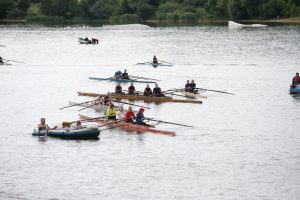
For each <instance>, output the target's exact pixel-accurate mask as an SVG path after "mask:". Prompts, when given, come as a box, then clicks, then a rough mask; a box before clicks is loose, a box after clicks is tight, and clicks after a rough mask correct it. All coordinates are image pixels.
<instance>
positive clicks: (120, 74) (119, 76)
mask: <svg viewBox="0 0 300 200" xmlns="http://www.w3.org/2000/svg"><path fill="white" fill-rule="evenodd" d="M114 77H115V79H120V78H122V72H121V71H120V70H119V71H117V72H116V73H115V76H114Z"/></svg>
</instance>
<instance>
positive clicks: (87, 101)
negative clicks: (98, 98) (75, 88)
mask: <svg viewBox="0 0 300 200" xmlns="http://www.w3.org/2000/svg"><path fill="white" fill-rule="evenodd" d="M93 101H94V100H93ZM93 101H86V102H83V103H77V104H74V105H70V106H65V107H62V108H60V110H62V109H64V108H69V107H73V106H79V105H82V104H86V103H90V102H93Z"/></svg>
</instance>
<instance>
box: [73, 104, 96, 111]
mask: <svg viewBox="0 0 300 200" xmlns="http://www.w3.org/2000/svg"><path fill="white" fill-rule="evenodd" d="M97 104H99V103H96V104H92V105H89V106H87V107H84V108H81V109H79V110H78V111H81V110H85V109H87V108H90V107H93V106H96V105H97Z"/></svg>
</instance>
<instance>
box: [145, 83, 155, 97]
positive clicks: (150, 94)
mask: <svg viewBox="0 0 300 200" xmlns="http://www.w3.org/2000/svg"><path fill="white" fill-rule="evenodd" d="M152 95H153V93H152V90H151V88H150V86H149V84H147V86H146V88H145V90H144V96H152Z"/></svg>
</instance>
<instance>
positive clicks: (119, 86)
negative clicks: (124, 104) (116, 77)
mask: <svg viewBox="0 0 300 200" xmlns="http://www.w3.org/2000/svg"><path fill="white" fill-rule="evenodd" d="M115 93H116V94H123V92H122V87H121V84H120V83H117V86H116V88H115Z"/></svg>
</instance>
